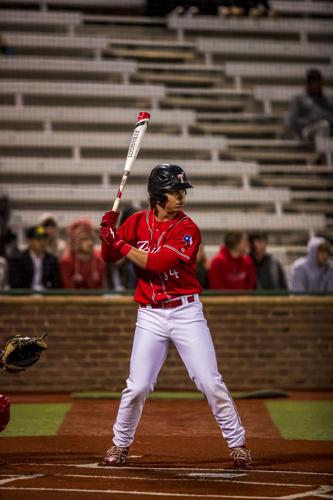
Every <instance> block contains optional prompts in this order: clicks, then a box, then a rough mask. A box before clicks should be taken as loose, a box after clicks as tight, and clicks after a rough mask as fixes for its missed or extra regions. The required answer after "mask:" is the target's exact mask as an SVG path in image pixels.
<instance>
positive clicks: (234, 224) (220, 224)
mask: <svg viewBox="0 0 333 500" xmlns="http://www.w3.org/2000/svg"><path fill="white" fill-rule="evenodd" d="M52 212H53V214H54V215H55V216H56V217H57V218H58V221H59V225H60V227H61V228H65V227H67V226H68V225H69V224H71V223H72V222H73V220H74V219H77V218H89V219H91V221H92V222H93V223H94V224H95V226H96V227H98V226H99V223H100V220H101V215H102V211H101V210H77V209H72V210H70V211H69V210H52ZM186 212H187V213H188V215H189V216H190V217H192V218H193V220H194V221H195V222H196V224H198V226H199V227H200V228H201V229H202V231H203V232H204V233H207V232H209V233H215V234H217V235H220V234H221V233H222V232H223V231H225V230H247V231H255V230H258V228H260V229H261V230H264V231H269V232H270V233H274V232H280V233H285V232H287V231H289V232H293V231H303V232H305V233H307V234H309V233H311V232H312V231H316V230H321V229H323V228H324V227H325V217H324V216H322V215H309V214H306V215H302V214H301V215H299V214H292V215H291V214H285V213H283V214H282V215H276V214H266V213H261V212H252V213H246V212H241V211H226V212H219V211H216V210H215V211H205V212H204V211H198V210H193V209H190V210H187V211H186ZM39 216H40V210H36V209H35V210H31V209H26V210H24V211H22V210H17V209H14V210H13V211H12V225H13V227H18V228H19V227H27V226H28V225H32V224H35V223H36V220H38V217H39Z"/></svg>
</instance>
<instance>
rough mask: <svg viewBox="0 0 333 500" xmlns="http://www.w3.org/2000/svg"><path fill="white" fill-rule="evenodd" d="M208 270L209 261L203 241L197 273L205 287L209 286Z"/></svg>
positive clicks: (199, 252)
mask: <svg viewBox="0 0 333 500" xmlns="http://www.w3.org/2000/svg"><path fill="white" fill-rule="evenodd" d="M208 270H209V263H208V260H207V257H206V252H205V247H204V245H203V243H201V245H200V246H199V251H198V255H197V268H196V275H197V278H198V280H199V283H200V285H201V286H202V288H203V289H207V288H209V281H208Z"/></svg>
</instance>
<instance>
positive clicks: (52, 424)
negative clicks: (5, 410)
mask: <svg viewBox="0 0 333 500" xmlns="http://www.w3.org/2000/svg"><path fill="white" fill-rule="evenodd" d="M70 406H71V405H70V403H31V404H26V403H17V404H12V405H11V408H10V413H11V419H10V422H9V424H8V426H7V427H6V429H5V430H4V431H3V432H1V434H0V437H9V436H54V435H55V434H57V432H58V429H59V427H60V426H61V424H62V422H63V419H64V417H65V415H66V413H67V412H68V410H69V409H70Z"/></svg>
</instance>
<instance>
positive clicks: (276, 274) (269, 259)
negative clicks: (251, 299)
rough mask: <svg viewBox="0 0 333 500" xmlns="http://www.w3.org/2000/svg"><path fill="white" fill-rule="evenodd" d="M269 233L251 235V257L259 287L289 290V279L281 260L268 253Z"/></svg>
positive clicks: (262, 288)
mask: <svg viewBox="0 0 333 500" xmlns="http://www.w3.org/2000/svg"><path fill="white" fill-rule="evenodd" d="M267 239H268V238H267V235H266V234H265V233H252V234H250V235H249V242H250V257H251V258H252V261H253V264H254V267H255V270H256V283H257V289H261V290H287V288H288V286H287V280H286V277H285V274H284V270H283V268H282V266H281V264H280V262H279V261H278V260H277V259H275V258H274V257H273V255H271V254H269V253H267Z"/></svg>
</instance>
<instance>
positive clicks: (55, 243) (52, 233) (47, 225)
mask: <svg viewBox="0 0 333 500" xmlns="http://www.w3.org/2000/svg"><path fill="white" fill-rule="evenodd" d="M38 222H39V224H40V225H41V226H43V227H44V229H45V232H46V236H47V238H46V250H47V251H48V252H49V253H51V254H52V255H54V256H55V257H57V258H58V259H61V257H62V256H63V254H64V253H65V251H66V247H67V245H66V242H65V240H62V239H61V238H59V229H58V223H57V219H56V217H55V216H54V215H53V214H51V213H49V212H45V213H43V214H42V215H41V216H40V218H39V221H38Z"/></svg>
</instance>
